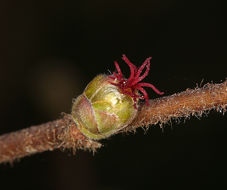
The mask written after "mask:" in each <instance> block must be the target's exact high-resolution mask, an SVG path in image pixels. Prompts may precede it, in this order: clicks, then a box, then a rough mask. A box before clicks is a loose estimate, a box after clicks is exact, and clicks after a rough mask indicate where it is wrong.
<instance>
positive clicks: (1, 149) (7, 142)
mask: <svg viewBox="0 0 227 190" xmlns="http://www.w3.org/2000/svg"><path fill="white" fill-rule="evenodd" d="M226 107H227V81H225V82H224V83H221V84H206V85H205V86H204V87H202V88H196V89H194V90H192V89H187V90H186V91H184V92H181V93H178V94H173V95H171V96H166V97H163V98H159V99H155V100H150V106H145V105H141V107H140V110H139V113H138V115H137V117H136V118H135V119H134V121H133V122H132V123H131V124H130V125H129V126H127V127H126V128H125V129H124V130H122V131H120V132H127V131H131V130H135V129H136V128H138V127H142V126H148V125H150V124H158V123H159V124H161V125H162V124H164V123H167V122H169V121H171V119H178V118H182V117H184V118H188V117H189V116H191V115H192V116H193V115H197V116H201V115H202V114H203V113H204V112H207V111H209V110H211V109H216V110H217V111H220V110H221V111H223V114H224V112H225V111H226ZM118 133H119V132H118ZM100 147H101V144H100V143H99V142H96V141H92V140H90V139H88V138H87V137H85V136H84V135H83V134H82V133H81V132H80V131H79V130H78V129H77V127H76V125H75V123H74V122H73V121H72V119H71V115H67V114H65V115H64V117H62V118H61V119H59V120H56V121H52V122H48V123H46V124H42V125H38V126H32V127H30V128H27V129H23V130H20V131H16V132H12V133H8V134H5V135H2V136H0V163H3V162H13V161H14V160H16V159H19V158H22V157H25V156H28V155H32V154H35V153H38V152H44V151H47V150H50V151H52V150H54V149H63V150H64V149H66V148H67V149H68V148H71V149H72V150H73V152H75V150H76V149H83V150H90V151H93V152H94V151H95V150H96V149H97V148H100Z"/></svg>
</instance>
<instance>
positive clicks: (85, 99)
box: [72, 75, 137, 140]
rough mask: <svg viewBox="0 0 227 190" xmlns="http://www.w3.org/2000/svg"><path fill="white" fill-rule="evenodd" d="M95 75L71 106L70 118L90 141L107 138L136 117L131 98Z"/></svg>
mask: <svg viewBox="0 0 227 190" xmlns="http://www.w3.org/2000/svg"><path fill="white" fill-rule="evenodd" d="M110 82H111V79H110V78H109V77H108V76H106V75H98V76H97V77H95V78H94V79H93V80H92V81H91V82H90V83H89V84H88V85H87V87H86V88H85V90H84V92H83V94H81V95H80V96H79V97H78V98H77V99H76V100H75V101H74V103H73V106H72V118H73V120H74V121H75V123H76V124H77V126H78V128H79V129H80V131H81V132H82V133H83V134H84V135H85V136H87V137H88V138H90V139H95V140H99V139H103V138H107V137H109V136H111V135H113V134H115V133H116V132H117V131H119V130H121V129H123V128H124V127H126V126H127V125H128V124H129V123H130V122H131V121H132V120H133V119H134V118H135V116H136V114H137V109H136V108H135V107H136V106H135V102H134V100H133V98H132V97H131V96H129V95H127V94H123V93H122V92H121V89H120V88H119V87H118V86H116V85H113V84H111V83H110Z"/></svg>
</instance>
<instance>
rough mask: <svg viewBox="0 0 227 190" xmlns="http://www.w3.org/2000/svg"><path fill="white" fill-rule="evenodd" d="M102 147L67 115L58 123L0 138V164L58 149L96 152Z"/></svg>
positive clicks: (31, 128) (34, 127) (57, 121)
mask: <svg viewBox="0 0 227 190" xmlns="http://www.w3.org/2000/svg"><path fill="white" fill-rule="evenodd" d="M100 146H101V144H100V143H98V142H94V141H91V140H89V139H87V138H86V137H85V136H84V135H83V134H82V133H81V132H80V131H79V130H78V129H77V127H76V126H75V124H74V123H73V122H72V120H71V116H70V115H65V116H64V117H63V118H62V119H59V120H56V121H52V122H48V123H45V124H42V125H38V126H32V127H30V128H27V129H23V130H20V131H16V132H12V133H8V134H5V135H2V136H0V163H2V162H13V161H14V160H15V159H18V158H22V157H24V156H28V155H31V154H35V153H38V152H44V151H47V150H54V149H57V148H61V149H65V148H71V149H73V151H74V150H76V149H85V150H86V149H88V150H92V151H95V149H96V148H99V147H100Z"/></svg>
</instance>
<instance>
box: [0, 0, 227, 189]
mask: <svg viewBox="0 0 227 190" xmlns="http://www.w3.org/2000/svg"><path fill="white" fill-rule="evenodd" d="M0 4H1V5H0V18H1V29H0V48H1V49H0V50H1V51H0V52H1V56H0V64H1V67H0V86H1V93H0V106H1V118H0V119H1V124H0V134H3V133H7V132H11V131H15V130H19V129H22V128H26V127H28V126H30V125H36V124H41V123H44V122H47V121H50V120H54V119H57V118H59V117H60V114H61V112H66V113H69V112H70V109H71V104H72V98H73V97H76V96H77V95H79V94H80V93H81V92H82V91H83V89H84V87H85V86H86V84H87V83H88V82H89V81H90V80H92V78H93V77H94V76H96V75H97V74H98V73H106V74H108V73H109V71H113V70H114V69H115V68H114V64H113V61H114V60H117V61H119V62H120V66H121V68H122V70H123V72H124V73H125V75H126V76H128V74H129V69H128V67H127V65H126V64H125V63H123V62H122V61H121V55H122V54H123V53H125V54H126V55H127V56H128V57H129V59H130V60H131V61H132V62H133V63H135V64H136V65H140V64H141V63H142V62H143V61H144V60H145V58H146V57H149V56H152V57H153V59H152V64H151V71H150V75H149V76H148V77H147V78H146V80H145V81H146V82H151V83H153V84H154V85H155V86H156V87H157V88H158V89H160V90H162V91H164V92H165V95H171V94H173V93H175V92H180V91H183V90H185V89H186V88H194V87H196V85H197V84H200V83H201V81H202V80H203V84H205V83H207V82H211V81H213V82H214V83H219V82H221V81H224V80H225V78H226V76H227V75H226V74H227V55H226V45H227V43H226V33H227V31H226V28H225V27H226V20H225V18H224V15H223V14H224V11H225V10H226V7H224V5H223V4H221V1H204V2H203V1H200V0H199V1H191V0H190V1H189V0H179V1H177V0H151V1H143V0H141V1H120V0H109V1H104V0H100V1H88V0H83V1H82V0H80V1H79V0H74V1H59V0H55V1H51V0H47V1H45V2H41V1H38V0H31V1H28V0H27V1H25V0H22V1H14V2H13V1H1V3H0ZM148 92H149V95H150V98H156V97H158V96H157V95H156V94H155V93H154V92H152V91H151V90H150V89H148ZM226 123H227V122H226V115H225V116H223V115H222V114H221V113H217V112H214V111H212V112H211V113H210V114H209V115H208V117H202V118H201V119H200V120H198V119H197V118H191V119H190V120H187V121H186V122H185V123H184V122H183V121H182V122H181V123H180V124H177V123H175V122H173V124H172V126H170V125H167V126H165V129H164V132H162V130H161V129H160V128H159V126H152V127H150V129H149V130H148V132H147V133H146V134H144V131H143V130H142V129H139V130H138V131H137V133H136V134H131V135H117V136H114V137H111V138H110V139H108V140H104V141H102V142H103V144H104V147H103V148H102V149H100V150H98V152H97V153H96V154H95V155H94V156H93V155H92V153H89V152H83V151H78V152H77V154H76V156H73V155H72V154H71V153H70V151H66V152H61V151H54V152H45V153H42V154H37V155H34V156H31V157H26V158H24V159H21V160H20V161H19V162H15V163H14V165H13V166H12V167H11V166H10V165H8V164H3V165H0V189H33V190H35V189H56V190H58V189H67V190H71V189H92V190H96V189H101V190H103V189H105V190H115V189H154V188H155V189H156V188H163V189H164V188H165V189H170V188H177V187H179V188H181V189H192V188H193V189H195V188H203V187H213V188H218V187H221V186H225V187H226V183H227V174H226V171H227V163H226V157H227V156H226V155H227V154H226V153H227V150H226V145H227V143H226V138H227V126H226Z"/></svg>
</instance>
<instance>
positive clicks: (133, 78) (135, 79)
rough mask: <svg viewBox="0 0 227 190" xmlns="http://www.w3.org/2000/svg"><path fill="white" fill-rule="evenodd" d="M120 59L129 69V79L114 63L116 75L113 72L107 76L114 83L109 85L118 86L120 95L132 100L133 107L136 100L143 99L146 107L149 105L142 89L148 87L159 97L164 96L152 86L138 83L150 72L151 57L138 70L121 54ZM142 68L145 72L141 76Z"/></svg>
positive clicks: (146, 95)
mask: <svg viewBox="0 0 227 190" xmlns="http://www.w3.org/2000/svg"><path fill="white" fill-rule="evenodd" d="M122 59H123V60H124V61H125V63H126V64H127V65H128V66H129V68H130V76H129V78H128V79H126V78H124V76H123V74H122V72H121V69H120V67H119V65H118V63H117V62H116V61H115V62H114V64H115V67H116V69H117V72H118V73H115V72H113V75H111V76H109V78H110V79H112V80H114V82H111V84H113V85H115V86H118V87H119V88H120V89H121V91H122V93H124V94H127V95H129V96H131V97H132V98H133V100H134V102H135V106H136V102H137V100H138V99H145V101H146V105H149V97H148V94H147V92H146V90H144V88H143V87H150V88H152V89H153V90H154V91H155V92H156V93H157V94H159V95H162V94H164V92H160V91H159V90H158V89H157V88H156V87H155V86H154V85H152V84H150V83H144V82H143V83H140V81H142V80H143V79H144V78H145V77H146V76H147V75H148V73H149V71H150V60H151V57H149V58H147V59H146V60H145V61H144V63H143V64H142V65H141V66H140V67H139V68H137V67H136V66H135V65H134V64H133V63H131V62H130V61H129V59H128V58H127V57H126V55H124V54H123V56H122ZM144 68H146V70H145V72H144V73H143V74H141V73H142V71H143V70H144ZM138 91H140V92H141V93H142V94H143V95H140V94H139V93H138Z"/></svg>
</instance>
